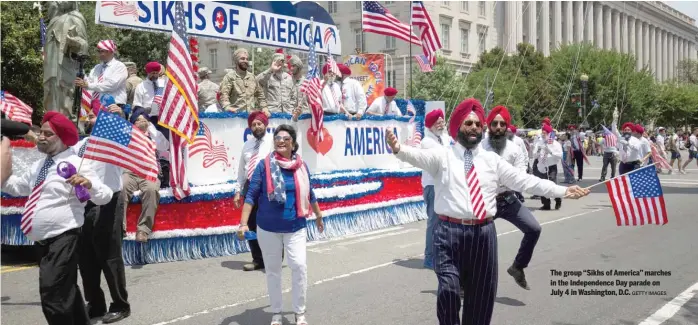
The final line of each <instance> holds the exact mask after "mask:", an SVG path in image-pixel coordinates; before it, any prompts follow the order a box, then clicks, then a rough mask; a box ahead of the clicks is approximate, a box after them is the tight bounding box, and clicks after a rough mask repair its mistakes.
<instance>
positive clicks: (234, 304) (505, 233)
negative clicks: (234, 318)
mask: <svg viewBox="0 0 698 325" xmlns="http://www.w3.org/2000/svg"><path fill="white" fill-rule="evenodd" d="M606 209H607V208H601V209H595V210H592V211H586V212H582V213H578V214H575V215H571V216H569V217H564V218H560V219H555V220H551V221H547V222H544V223H541V224H540V225H541V226H543V225H547V224H551V223H555V222H558V221H562V220H567V219H571V218H576V217H580V216H583V215H587V214H589V213H594V212H599V211H601V210H606ZM517 231H519V230H513V231H507V232H504V233H501V234H497V237H500V236H504V235H507V234H511V233H514V232H517ZM423 256H424V254H418V255H413V256H410V257H407V258H402V259H396V260H393V261H392V262H386V263H382V264H378V265H374V266H370V267H367V268H363V269H360V270H356V271H352V272H349V273H344V274H340V275H337V276H333V277H329V278H326V279H322V280H318V281H315V282H313V283H309V284H308V288H311V287H314V286H317V285H320V284H323V283H327V282H332V281H335V280H339V279H344V278H347V277H351V276H353V275H357V274H361V273H366V272H368V271H373V270H376V269H380V268H384V267H386V266H390V265H394V264H397V263H400V262H405V261H409V260H411V259H414V258H420V257H423ZM289 292H291V289H290V288H289V289H286V290H284V291H283V293H289ZM268 297H269V295H263V296H259V297H256V298H251V299H247V300H242V301H239V302H236V303H232V304H229V305H223V306H218V307H213V308H210V309H205V310H202V311H199V312H195V313H193V314H189V315H184V316H181V317H178V318H174V319H171V320H168V321H164V322H160V323H155V324H153V325H167V324H173V323H177V322H181V321H184V320H187V319H191V318H194V317H196V316H200V315H205V314H210V313H211V312H214V311H218V310H223V309H228V308H233V307H238V306H242V305H246V304H248V303H252V302H255V301H258V300H261V299H266V298H268Z"/></svg>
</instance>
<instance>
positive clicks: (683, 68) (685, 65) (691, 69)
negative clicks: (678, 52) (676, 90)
mask: <svg viewBox="0 0 698 325" xmlns="http://www.w3.org/2000/svg"><path fill="white" fill-rule="evenodd" d="M676 70H677V74H676V75H677V76H676V79H677V80H678V81H679V82H684V83H691V84H698V61H696V60H689V59H686V60H682V61H679V64H678V66H677V68H676Z"/></svg>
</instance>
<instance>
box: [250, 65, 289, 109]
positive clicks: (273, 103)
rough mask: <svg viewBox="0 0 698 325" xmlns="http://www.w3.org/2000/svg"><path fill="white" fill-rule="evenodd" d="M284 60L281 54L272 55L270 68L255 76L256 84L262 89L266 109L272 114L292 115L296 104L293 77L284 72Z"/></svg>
mask: <svg viewBox="0 0 698 325" xmlns="http://www.w3.org/2000/svg"><path fill="white" fill-rule="evenodd" d="M285 65H286V59H285V58H284V55H283V54H282V53H274V55H273V56H272V57H271V66H270V67H269V69H267V70H264V71H263V72H262V73H260V74H258V75H257V83H259V85H260V86H261V87H262V89H264V98H266V100H267V107H268V108H269V111H270V112H272V113H289V114H290V113H292V112H293V109H294V107H293V104H294V103H295V102H296V93H295V92H293V77H291V75H289V74H288V73H286V72H285V71H284V66H285Z"/></svg>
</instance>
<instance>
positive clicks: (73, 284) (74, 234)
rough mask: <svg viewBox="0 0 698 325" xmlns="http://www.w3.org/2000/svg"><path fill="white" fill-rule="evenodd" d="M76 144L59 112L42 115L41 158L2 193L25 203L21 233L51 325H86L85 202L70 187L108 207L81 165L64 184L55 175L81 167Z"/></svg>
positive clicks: (103, 190)
mask: <svg viewBox="0 0 698 325" xmlns="http://www.w3.org/2000/svg"><path fill="white" fill-rule="evenodd" d="M77 142H78V130H77V128H75V125H74V124H73V122H71V121H70V120H69V119H68V118H67V117H65V116H64V115H62V114H60V113H58V112H52V111H51V112H47V113H46V114H45V115H44V118H43V120H42V122H41V132H39V135H38V142H37V144H36V146H37V149H38V150H39V152H41V153H43V154H45V155H46V156H45V157H43V158H42V159H41V160H39V161H37V162H35V163H34V164H33V165H32V166H31V167H30V168H29V170H28V171H26V172H25V174H24V175H19V176H16V175H12V176H10V178H9V179H8V180H7V183H6V184H5V185H4V186H3V189H2V191H3V192H5V193H8V194H10V195H14V196H28V197H29V199H28V200H27V203H28V204H26V205H25V207H24V208H25V210H24V214H23V215H22V218H21V230H22V232H23V233H24V234H25V235H26V236H27V237H28V238H29V239H30V240H32V241H35V242H36V243H37V244H39V245H38V246H37V247H39V249H40V254H41V261H40V262H39V275H40V276H39V292H40V294H41V307H42V310H43V311H44V316H45V317H46V320H47V322H48V324H50V325H54V324H55V325H59V324H89V323H90V322H89V318H88V315H87V312H86V311H85V305H84V302H83V300H82V294H81V293H80V288H79V287H78V283H77V276H78V275H77V273H78V256H79V248H80V246H81V245H80V244H79V241H80V238H79V236H80V227H82V226H83V223H84V218H83V216H84V209H85V205H86V203H87V202H80V200H79V199H78V198H77V196H76V189H75V188H73V187H75V186H77V185H80V186H82V187H83V188H84V189H86V190H87V192H88V193H89V195H90V200H91V201H92V202H93V203H94V204H106V203H108V202H109V201H110V200H111V198H112V194H113V192H112V191H111V190H110V189H109V187H107V186H106V185H104V184H103V183H102V182H101V181H100V179H99V177H98V176H97V175H96V174H95V172H94V171H93V170H91V169H90V168H89V167H88V166H85V165H83V166H82V167H81V168H80V174H75V175H73V176H70V177H68V178H67V179H66V177H65V176H62V175H59V170H58V169H59V167H60V168H61V169H65V168H64V166H66V165H73V166H74V167H75V168H76V169H77V168H78V166H80V163H81V160H82V159H81V158H80V157H78V156H77V155H76V154H75V153H74V152H73V150H71V149H70V147H71V146H73V145H75V143H77ZM66 321H68V323H66Z"/></svg>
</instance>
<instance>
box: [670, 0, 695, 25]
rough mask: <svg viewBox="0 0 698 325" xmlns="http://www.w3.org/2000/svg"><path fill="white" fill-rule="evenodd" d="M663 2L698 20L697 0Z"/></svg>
mask: <svg viewBox="0 0 698 325" xmlns="http://www.w3.org/2000/svg"><path fill="white" fill-rule="evenodd" d="M664 3H666V4H668V5H670V6H672V7H674V9H676V10H678V11H681V12H683V13H684V14H686V15H689V16H691V17H692V18H693V19H695V20H696V21H698V1H664Z"/></svg>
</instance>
